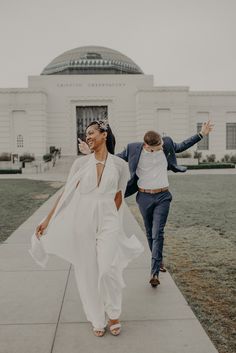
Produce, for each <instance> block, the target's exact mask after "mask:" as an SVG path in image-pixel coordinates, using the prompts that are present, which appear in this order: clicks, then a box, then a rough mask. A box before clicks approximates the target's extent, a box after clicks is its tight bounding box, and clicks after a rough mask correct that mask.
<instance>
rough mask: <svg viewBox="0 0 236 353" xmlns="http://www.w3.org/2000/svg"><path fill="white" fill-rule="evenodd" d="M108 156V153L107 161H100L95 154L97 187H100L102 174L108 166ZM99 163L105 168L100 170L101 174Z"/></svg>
mask: <svg viewBox="0 0 236 353" xmlns="http://www.w3.org/2000/svg"><path fill="white" fill-rule="evenodd" d="M107 158H108V153H107V155H106V158H105V161H101V162H100V161H98V160H97V159H96V158H95V155H94V159H95V168H96V177H97V178H96V184H97V188H99V186H100V185H101V181H102V176H103V173H104V169H105V168H106V162H107ZM98 165H102V166H103V168H102V170H101V172H100V175H99V170H98Z"/></svg>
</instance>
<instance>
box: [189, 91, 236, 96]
mask: <svg viewBox="0 0 236 353" xmlns="http://www.w3.org/2000/svg"><path fill="white" fill-rule="evenodd" d="M189 96H236V91H195V92H194V91H190V92H189Z"/></svg>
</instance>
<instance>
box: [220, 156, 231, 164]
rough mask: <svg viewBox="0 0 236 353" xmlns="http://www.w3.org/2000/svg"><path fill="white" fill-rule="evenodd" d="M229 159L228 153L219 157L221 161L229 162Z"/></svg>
mask: <svg viewBox="0 0 236 353" xmlns="http://www.w3.org/2000/svg"><path fill="white" fill-rule="evenodd" d="M229 161H230V155H229V154H225V155H224V157H223V158H222V159H221V162H229Z"/></svg>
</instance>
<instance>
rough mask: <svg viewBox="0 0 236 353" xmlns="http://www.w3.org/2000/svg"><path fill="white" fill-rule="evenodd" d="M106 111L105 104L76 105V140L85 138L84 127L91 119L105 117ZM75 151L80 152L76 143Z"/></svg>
mask: <svg viewBox="0 0 236 353" xmlns="http://www.w3.org/2000/svg"><path fill="white" fill-rule="evenodd" d="M107 111H108V107H107V105H95V106H91V105H90V106H80V107H76V125H77V142H78V138H80V139H81V140H83V141H84V140H85V129H86V127H87V126H88V125H89V124H90V123H91V122H92V121H94V120H103V119H105V118H107ZM77 153H78V154H79V153H80V151H79V146H78V143H77Z"/></svg>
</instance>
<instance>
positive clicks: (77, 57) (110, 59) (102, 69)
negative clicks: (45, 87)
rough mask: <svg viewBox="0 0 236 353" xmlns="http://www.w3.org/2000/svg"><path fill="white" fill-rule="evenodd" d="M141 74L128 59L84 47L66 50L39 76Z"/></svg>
mask: <svg viewBox="0 0 236 353" xmlns="http://www.w3.org/2000/svg"><path fill="white" fill-rule="evenodd" d="M98 74H102V75H106V74H108V75H113V74H126V75H127V74H143V71H142V70H141V69H140V67H138V65H136V64H135V62H133V60H131V59H130V58H128V57H127V56H125V55H123V54H122V53H120V52H118V51H116V50H113V49H109V48H104V47H96V46H85V47H80V48H75V49H72V50H68V51H66V52H64V53H63V54H61V55H59V56H57V57H56V58H55V59H54V60H52V61H51V62H50V64H48V65H47V66H46V67H45V68H44V70H43V71H42V73H41V75H98Z"/></svg>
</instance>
